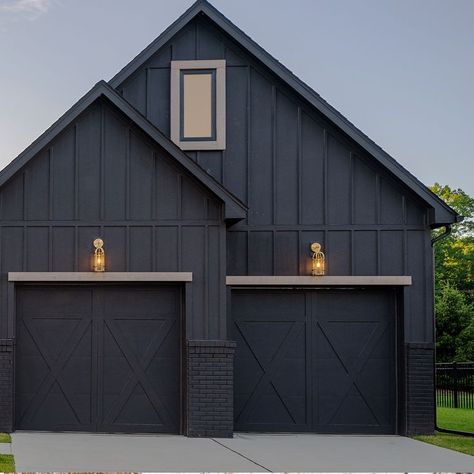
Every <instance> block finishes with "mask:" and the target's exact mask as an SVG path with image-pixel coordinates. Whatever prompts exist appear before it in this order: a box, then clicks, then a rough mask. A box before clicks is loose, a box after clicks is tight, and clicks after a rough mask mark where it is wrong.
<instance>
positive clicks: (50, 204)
mask: <svg viewBox="0 0 474 474" xmlns="http://www.w3.org/2000/svg"><path fill="white" fill-rule="evenodd" d="M53 165H54V163H53V147H50V148H49V150H48V180H49V182H48V191H49V192H48V219H49V220H50V221H52V220H53V197H54V194H53V193H54V187H53V176H54V175H53Z"/></svg>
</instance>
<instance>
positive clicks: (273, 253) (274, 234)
mask: <svg viewBox="0 0 474 474" xmlns="http://www.w3.org/2000/svg"><path fill="white" fill-rule="evenodd" d="M275 244H276V231H275V229H273V230H272V257H273V258H272V275H275V271H276V259H277V256H276V247H275Z"/></svg>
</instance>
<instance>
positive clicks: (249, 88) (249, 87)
mask: <svg viewBox="0 0 474 474" xmlns="http://www.w3.org/2000/svg"><path fill="white" fill-rule="evenodd" d="M251 73H252V69H251V67H250V66H247V104H246V112H247V113H246V120H247V130H246V134H247V162H246V178H247V180H246V185H247V188H246V190H245V195H246V198H247V202H246V204H247V205H250V204H249V203H250V184H251V182H250V158H251V156H252V130H251V127H252V117H251V115H252V110H251V103H252V96H251V93H252V74H251ZM245 223H246V224H247V225H248V224H249V213H248V212H247V215H246V217H245ZM247 253H248V252H247ZM247 269H248V266H247Z"/></svg>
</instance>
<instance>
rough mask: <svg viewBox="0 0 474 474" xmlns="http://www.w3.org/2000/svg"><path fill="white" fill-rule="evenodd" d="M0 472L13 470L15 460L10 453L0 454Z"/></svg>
mask: <svg viewBox="0 0 474 474" xmlns="http://www.w3.org/2000/svg"><path fill="white" fill-rule="evenodd" d="M0 472H15V462H14V460H13V456H12V455H11V454H0Z"/></svg>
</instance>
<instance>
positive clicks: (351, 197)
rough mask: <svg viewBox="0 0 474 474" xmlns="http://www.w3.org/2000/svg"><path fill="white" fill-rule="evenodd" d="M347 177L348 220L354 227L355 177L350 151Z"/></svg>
mask: <svg viewBox="0 0 474 474" xmlns="http://www.w3.org/2000/svg"><path fill="white" fill-rule="evenodd" d="M349 160H350V163H349V175H350V178H349V179H350V195H349V205H350V218H351V225H354V216H355V184H354V180H355V176H354V174H355V173H354V169H355V165H354V154H353V153H352V151H351V152H350V153H349Z"/></svg>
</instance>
